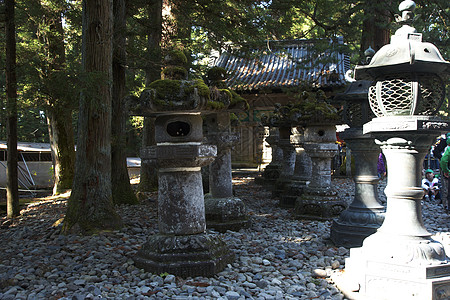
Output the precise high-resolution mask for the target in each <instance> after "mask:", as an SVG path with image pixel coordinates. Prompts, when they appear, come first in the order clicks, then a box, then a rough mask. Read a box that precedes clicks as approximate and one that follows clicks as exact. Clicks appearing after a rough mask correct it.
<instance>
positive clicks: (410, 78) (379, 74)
mask: <svg viewBox="0 0 450 300" xmlns="http://www.w3.org/2000/svg"><path fill="white" fill-rule="evenodd" d="M399 9H400V11H401V12H402V15H401V16H397V22H399V23H400V24H401V25H402V27H401V28H400V29H398V30H397V32H396V33H395V35H393V36H392V37H391V43H390V44H388V45H385V46H383V47H382V48H381V49H380V50H379V51H378V52H377V53H376V54H375V55H374V56H373V58H372V60H371V61H370V64H368V65H364V66H357V67H356V68H355V78H356V79H357V80H374V84H373V85H372V86H371V87H370V88H369V103H370V107H371V108H372V111H373V112H374V113H375V115H376V116H377V117H381V116H396V115H434V114H436V113H437V111H438V109H439V108H440V107H441V105H442V102H443V101H444V97H445V85H444V82H443V80H442V75H443V74H444V73H446V72H447V73H448V72H449V70H450V66H449V65H450V63H449V62H447V61H445V60H444V59H443V58H442V56H441V54H440V52H439V50H438V49H437V47H436V46H435V45H433V44H431V43H427V42H422V34H421V33H418V32H417V31H416V29H415V28H414V27H412V26H411V24H412V21H413V10H414V9H415V3H414V2H413V1H403V2H402V4H400V6H399Z"/></svg>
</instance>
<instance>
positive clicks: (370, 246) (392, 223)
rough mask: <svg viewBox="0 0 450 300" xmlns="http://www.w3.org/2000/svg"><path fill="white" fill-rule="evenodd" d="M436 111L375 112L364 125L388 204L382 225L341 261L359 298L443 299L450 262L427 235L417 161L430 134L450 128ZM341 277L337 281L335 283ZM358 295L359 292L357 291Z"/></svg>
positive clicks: (448, 291)
mask: <svg viewBox="0 0 450 300" xmlns="http://www.w3.org/2000/svg"><path fill="white" fill-rule="evenodd" d="M449 123H450V122H448V121H442V120H440V119H438V118H436V117H426V116H396V117H380V118H375V119H373V120H372V121H371V122H369V123H368V124H366V125H364V132H365V133H368V132H370V133H372V135H373V136H374V137H375V138H376V139H377V143H378V144H379V145H381V149H382V151H383V153H384V155H385V156H386V161H387V169H388V172H389V175H388V184H387V187H386V190H385V193H386V196H387V209H386V216H385V220H384V223H383V225H382V226H381V227H380V228H379V229H378V231H377V232H376V233H375V234H373V235H371V236H369V237H368V238H366V239H365V240H364V242H363V245H362V247H360V248H352V249H351V250H350V257H349V258H347V260H346V263H345V266H346V267H345V273H344V275H343V276H344V280H343V281H341V280H339V279H337V281H336V282H337V283H338V286H340V287H342V288H343V290H344V292H345V288H346V283H347V284H351V285H353V286H359V290H357V289H354V290H355V291H354V294H357V295H359V296H360V297H362V298H364V299H448V297H450V263H449V261H448V257H447V256H446V253H445V250H444V247H443V245H442V244H441V243H439V242H437V241H435V240H433V239H431V234H430V233H428V231H427V230H426V229H425V227H424V225H423V220H422V208H421V199H422V196H423V191H422V188H421V187H420V181H421V171H422V163H423V160H424V158H425V155H426V154H427V152H428V150H429V147H430V146H431V144H432V142H433V140H434V138H435V136H436V135H438V134H439V133H440V132H441V131H448V130H449V129H450V124H449ZM339 282H341V284H339ZM356 298H358V297H356Z"/></svg>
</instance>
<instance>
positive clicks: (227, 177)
mask: <svg viewBox="0 0 450 300" xmlns="http://www.w3.org/2000/svg"><path fill="white" fill-rule="evenodd" d="M205 120H206V123H207V125H208V126H207V128H208V135H207V137H208V141H209V142H213V143H214V144H216V145H217V157H216V159H215V160H214V161H213V162H212V163H211V165H210V168H209V192H210V194H209V195H207V196H206V197H205V213H206V223H207V227H208V228H211V229H214V230H217V231H220V232H225V231H227V230H240V229H242V228H246V227H248V226H249V218H248V216H247V212H246V209H245V205H244V202H242V200H241V199H239V198H236V197H233V183H232V174H231V147H232V145H233V142H234V141H236V140H237V139H238V136H236V135H234V134H232V133H231V129H230V114H229V113H228V112H221V113H217V114H212V115H209V116H208V117H206V118H205Z"/></svg>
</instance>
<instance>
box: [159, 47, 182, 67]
mask: <svg viewBox="0 0 450 300" xmlns="http://www.w3.org/2000/svg"><path fill="white" fill-rule="evenodd" d="M164 63H165V65H166V66H186V65H187V57H186V55H185V54H184V53H183V51H181V50H171V51H170V52H169V53H167V55H166V56H165V57H164Z"/></svg>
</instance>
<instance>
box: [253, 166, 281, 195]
mask: <svg viewBox="0 0 450 300" xmlns="http://www.w3.org/2000/svg"><path fill="white" fill-rule="evenodd" d="M280 174H281V166H280V165H270V164H269V165H268V166H267V167H266V168H265V169H264V172H263V174H262V180H261V181H260V182H258V183H259V184H261V185H263V186H264V188H266V189H268V190H272V188H273V187H274V186H275V183H276V182H277V179H278V178H280Z"/></svg>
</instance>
